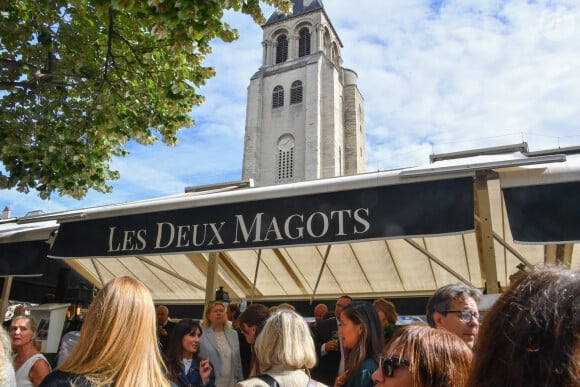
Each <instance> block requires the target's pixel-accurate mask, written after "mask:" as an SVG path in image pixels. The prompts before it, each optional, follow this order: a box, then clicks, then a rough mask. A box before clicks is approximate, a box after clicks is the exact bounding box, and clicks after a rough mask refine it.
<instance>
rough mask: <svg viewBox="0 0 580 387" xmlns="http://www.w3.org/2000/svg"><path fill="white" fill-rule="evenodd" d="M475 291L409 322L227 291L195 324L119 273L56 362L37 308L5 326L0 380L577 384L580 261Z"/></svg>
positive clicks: (350, 386)
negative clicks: (233, 300)
mask: <svg viewBox="0 0 580 387" xmlns="http://www.w3.org/2000/svg"><path fill="white" fill-rule="evenodd" d="M481 296H482V293H481V292H480V291H479V290H478V289H475V288H473V287H471V286H469V285H466V284H451V285H446V286H443V287H441V288H439V289H438V290H437V291H436V292H435V293H434V294H433V295H432V297H431V298H430V299H429V302H428V303H427V307H426V321H427V323H426V324H409V325H404V326H398V325H397V317H398V315H397V311H396V310H395V306H394V304H393V303H392V302H390V301H388V300H385V299H378V300H375V301H374V302H373V303H370V302H365V301H357V300H353V299H352V298H351V297H350V296H348V295H343V296H341V297H339V298H338V300H337V302H336V304H335V309H334V311H333V312H332V311H329V310H328V307H327V306H326V305H325V304H319V305H317V306H316V307H315V308H314V310H313V312H314V315H315V316H316V319H315V322H314V323H313V324H311V325H310V326H309V325H308V324H307V322H306V320H305V319H304V318H303V317H302V316H301V315H300V314H299V313H297V312H296V311H295V310H294V307H293V306H292V305H290V304H281V305H278V306H277V307H276V308H268V307H267V306H265V305H261V304H252V305H250V306H248V307H247V308H246V309H245V310H244V311H240V310H239V308H238V307H237V306H236V305H226V304H225V303H224V302H221V301H216V302H213V303H211V304H210V305H208V307H207V308H206V310H205V312H204V315H203V319H202V321H201V322H199V321H197V320H193V319H190V318H184V319H181V320H179V321H171V320H170V319H169V314H168V310H167V308H166V307H165V306H157V308H156V307H155V306H154V304H153V300H152V298H151V294H150V292H149V291H148V290H147V288H146V287H145V285H144V284H143V283H141V282H140V281H138V280H136V279H134V278H131V277H118V278H115V279H113V280H112V281H110V282H109V283H108V284H106V286H105V287H104V288H103V289H102V290H101V291H100V292H99V293H98V294H97V296H96V297H95V299H94V300H93V302H92V304H91V306H90V308H89V310H88V312H87V313H86V316H85V320H84V323H83V325H82V329H81V332H80V336H79V338H78V342H77V344H76V345H75V347H74V349H73V350H72V353H71V354H70V356H69V357H68V358H66V359H65V360H64V361H63V362H62V364H59V365H58V366H57V367H56V369H54V370H52V369H51V365H50V363H49V361H48V360H47V359H46V358H45V357H44V356H43V355H42V354H41V353H40V351H39V350H38V347H37V346H36V345H35V337H36V329H37V324H36V321H35V319H34V318H33V317H31V316H26V315H20V316H16V317H14V318H13V320H12V321H11V324H10V330H9V336H10V338H8V336H7V335H6V333H5V332H4V331H2V332H0V333H1V334H0V385H2V386H9V387H13V386H14V387H27V386H35V387H37V386H41V387H66V386H78V387H85V386H91V387H92V386H155V387H166V386H167V387H169V386H171V387H201V386H204V387H214V386H217V387H234V386H235V387H257V386H260V387H263V386H289V387H294V386H296V387H306V386H333V387H339V386H345V387H371V386H390V387H410V386H418V387H432V386H459V387H461V386H468V387H486V386H494V387H497V386H571V387H578V386H580V361H579V360H580V335H579V332H580V273H579V272H578V271H574V270H569V269H565V268H562V267H556V266H547V267H541V268H540V267H535V268H529V269H528V270H525V271H522V272H521V273H519V274H518V275H517V276H514V278H513V280H512V283H511V284H510V286H509V288H508V289H507V290H505V292H504V293H503V294H502V295H501V296H500V297H499V298H498V299H497V301H496V302H495V303H494V305H493V306H492V308H491V309H490V310H489V311H488V312H487V313H486V316H485V322H484V323H483V324H482V317H481V316H480V312H479V309H478V302H479V301H480V298H481ZM321 305H324V307H322V306H321ZM230 321H231V322H230ZM242 343H243V345H242ZM244 346H245V347H246V348H247V350H244V349H243V347H244ZM11 353H12V354H13V355H12V356H11Z"/></svg>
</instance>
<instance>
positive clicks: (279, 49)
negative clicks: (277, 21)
mask: <svg viewBox="0 0 580 387" xmlns="http://www.w3.org/2000/svg"><path fill="white" fill-rule="evenodd" d="M287 59H288V39H286V36H284V35H282V36H279V37H278V40H277V44H276V63H282V62H286V60H287Z"/></svg>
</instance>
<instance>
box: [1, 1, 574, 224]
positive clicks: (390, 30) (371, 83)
mask: <svg viewBox="0 0 580 387" xmlns="http://www.w3.org/2000/svg"><path fill="white" fill-rule="evenodd" d="M431 3H432V4H434V5H433V6H432V7H431V8H430V7H429V4H428V2H425V1H418V0H416V1H376V0H359V1H357V2H356V6H353V2H352V1H347V0H327V1H325V2H324V4H325V8H326V12H327V14H328V16H329V17H330V19H331V21H332V23H333V26H334V28H335V30H336V31H337V32H338V34H339V36H340V38H341V40H342V42H343V45H344V47H343V49H342V57H343V65H344V66H345V67H347V68H350V69H352V70H354V71H355V72H356V73H357V74H358V75H359V83H358V86H359V89H360V90H361V92H362V94H363V96H364V98H365V114H366V132H367V156H368V163H367V164H368V169H369V170H377V169H391V168H398V167H406V166H410V165H417V164H424V163H426V162H428V156H429V154H431V153H433V152H435V153H441V152H451V151H458V150H468V149H474V148H479V147H486V146H497V145H508V144H514V143H519V142H521V141H522V140H523V141H527V142H528V143H529V145H530V149H531V150H537V149H546V148H555V147H557V146H572V145H577V144H578V143H579V142H580V124H578V122H580V105H579V104H578V101H579V100H580V71H579V70H578V66H579V63H580V27H579V26H578V22H579V21H580V4H579V3H578V2H577V1H572V0H570V1H563V0H562V1H550V2H546V1H538V2H523V1H491V0H488V1H480V0H477V1H475V0H474V1H459V0H455V1H445V2H431ZM269 14H270V12H268V13H267V16H269ZM226 17H227V20H228V21H229V22H230V24H231V25H232V26H233V27H235V28H237V29H238V30H239V31H240V34H241V37H240V39H239V40H238V41H236V42H233V43H222V42H216V44H215V45H214V52H213V54H211V55H210V57H208V60H207V64H208V65H212V66H215V67H216V71H217V76H216V77H215V78H213V79H211V80H210V81H209V82H208V83H207V85H206V86H204V87H203V88H202V90H201V92H202V93H203V94H204V95H205V96H206V102H205V104H204V105H202V106H200V107H195V108H194V109H193V116H194V118H195V120H196V122H197V125H196V126H195V127H194V128H192V129H188V130H184V131H182V132H181V133H180V134H179V138H180V143H179V144H178V145H177V146H176V147H174V148H167V147H165V146H163V145H155V146H153V147H140V148H135V147H132V150H131V152H132V153H131V155H130V156H128V157H127V158H125V159H124V160H116V161H115V162H114V167H117V168H119V169H120V170H121V173H122V178H121V180H120V181H118V182H113V185H114V187H115V193H114V194H112V195H101V194H96V193H92V194H90V195H89V196H88V197H87V199H86V200H83V201H81V202H77V201H63V200H61V199H59V198H54V199H53V200H51V201H50V202H43V201H41V200H39V199H37V198H36V197H34V196H33V195H28V196H24V195H20V194H16V193H14V192H12V191H3V192H2V199H4V200H3V201H2V202H0V204H3V205H11V206H12V207H13V209H14V213H15V214H16V215H18V216H21V215H23V214H24V213H26V211H28V210H31V209H39V208H44V209H46V210H48V211H52V210H55V209H57V208H58V209H60V208H69V209H72V208H79V207H87V206H92V205H95V204H102V203H103V202H110V203H118V202H122V201H128V200H137V199H141V198H147V197H155V196H162V195H169V194H176V193H180V192H183V188H184V187H185V186H186V185H199V184H209V183H217V182H223V181H229V180H236V179H239V178H240V176H241V168H242V152H243V135H244V124H245V108H246V90H247V86H248V84H249V80H250V77H251V76H252V75H253V74H254V73H255V72H256V71H257V70H258V68H259V67H260V65H261V60H262V48H261V42H262V30H261V28H260V27H259V26H257V25H255V24H253V22H252V20H251V19H250V18H249V17H248V16H245V15H238V14H234V13H231V12H230V13H227V14H226Z"/></svg>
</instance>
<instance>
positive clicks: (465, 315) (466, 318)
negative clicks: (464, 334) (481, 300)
mask: <svg viewBox="0 0 580 387" xmlns="http://www.w3.org/2000/svg"><path fill="white" fill-rule="evenodd" d="M443 313H445V314H447V313H457V315H458V316H459V319H460V320H461V321H463V322H464V323H466V324H469V323H470V322H471V319H472V318H475V320H477V321H478V322H479V313H472V312H471V311H469V310H446V311H443Z"/></svg>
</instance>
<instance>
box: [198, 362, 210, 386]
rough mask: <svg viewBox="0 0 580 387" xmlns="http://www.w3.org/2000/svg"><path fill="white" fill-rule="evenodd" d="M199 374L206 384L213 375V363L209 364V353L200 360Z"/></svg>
mask: <svg viewBox="0 0 580 387" xmlns="http://www.w3.org/2000/svg"><path fill="white" fill-rule="evenodd" d="M199 375H200V376H201V382H202V383H203V384H206V383H207V382H208V381H209V378H210V376H211V365H210V364H209V355H208V356H206V358H205V359H203V360H201V361H200V362H199Z"/></svg>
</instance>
